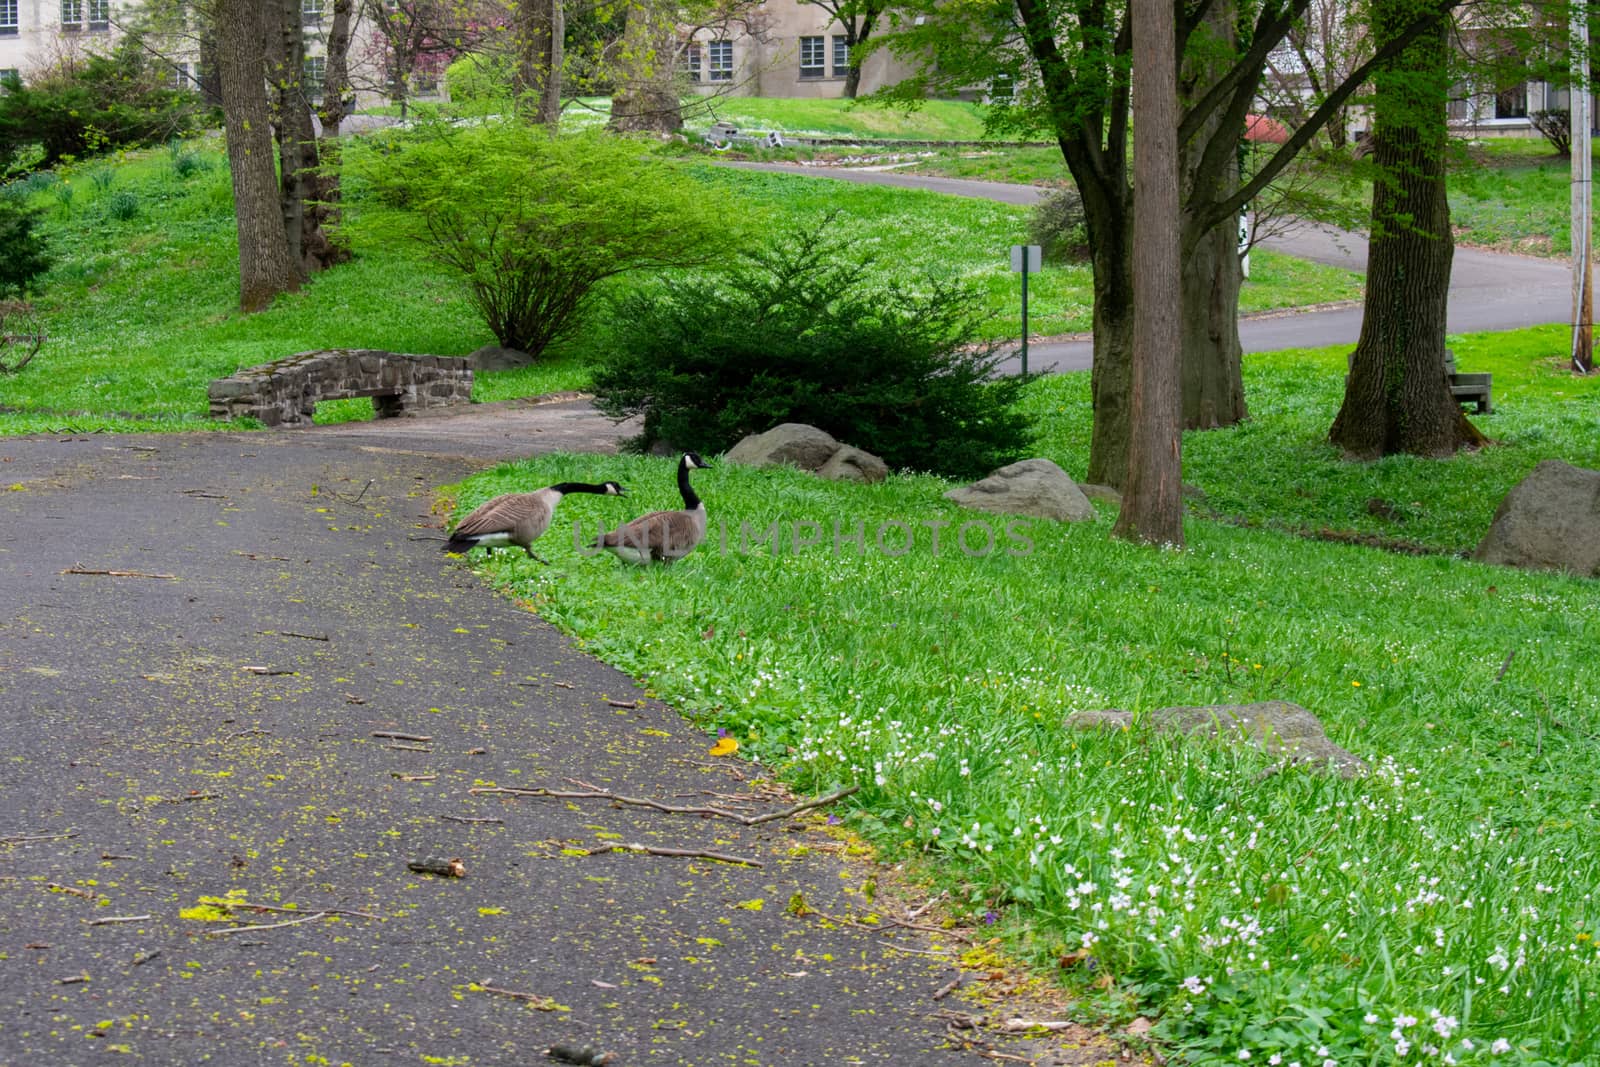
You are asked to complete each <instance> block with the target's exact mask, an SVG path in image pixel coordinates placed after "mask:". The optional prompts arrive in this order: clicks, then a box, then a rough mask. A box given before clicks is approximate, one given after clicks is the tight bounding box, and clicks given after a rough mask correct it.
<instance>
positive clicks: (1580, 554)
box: [1472, 459, 1600, 578]
mask: <svg viewBox="0 0 1600 1067" xmlns="http://www.w3.org/2000/svg"><path fill="white" fill-rule="evenodd" d="M1472 558H1473V559H1475V560H1478V561H1479V562H1481V563H1498V564H1501V565H1503V566H1507V567H1524V568H1527V569H1530V570H1560V571H1569V572H1571V573H1573V574H1578V575H1582V576H1584V577H1586V578H1596V577H1600V471H1591V470H1585V469H1583V468H1582V467H1574V466H1572V465H1571V464H1570V463H1563V462H1561V461H1560V460H1559V459H1547V460H1545V461H1544V462H1543V463H1541V464H1539V465H1538V466H1537V467H1535V468H1533V472H1532V473H1531V474H1529V475H1528V476H1527V477H1526V478H1524V479H1522V481H1520V482H1518V483H1517V485H1516V486H1515V488H1513V489H1512V490H1511V492H1509V493H1507V494H1506V497H1505V499H1504V500H1502V501H1501V502H1500V508H1499V510H1497V511H1496V512H1495V513H1494V522H1493V523H1492V524H1491V525H1490V526H1489V532H1488V533H1487V534H1485V535H1484V538H1483V541H1482V542H1481V543H1480V544H1479V545H1478V548H1477V550H1476V551H1474V552H1473V553H1472Z"/></svg>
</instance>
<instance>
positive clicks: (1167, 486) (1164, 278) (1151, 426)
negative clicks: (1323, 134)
mask: <svg viewBox="0 0 1600 1067" xmlns="http://www.w3.org/2000/svg"><path fill="white" fill-rule="evenodd" d="M1130 17H1131V18H1132V20H1133V26H1134V33H1133V79H1134V84H1133V143H1134V147H1133V182H1134V193H1133V195H1134V203H1135V205H1136V209H1135V211H1134V217H1133V303H1134V307H1133V367H1132V383H1131V384H1132V388H1131V389H1130V390H1129V400H1130V404H1129V429H1130V432H1129V435H1128V473H1127V478H1126V479H1125V484H1124V486H1123V491H1122V510H1121V512H1120V513H1119V514H1118V515H1117V522H1116V525H1115V526H1114V527H1113V528H1112V535H1113V536H1115V537H1120V538H1122V539H1124V540H1128V541H1142V542H1146V543H1149V544H1159V545H1174V546H1181V545H1182V544H1183V482H1182V426H1181V408H1182V404H1181V391H1180V386H1179V365H1180V363H1181V361H1182V352H1181V349H1180V347H1179V346H1180V341H1181V331H1180V329H1179V321H1178V319H1179V316H1178V309H1177V304H1178V301H1174V300H1173V299H1172V294H1173V293H1175V292H1177V290H1178V288H1179V266H1178V265H1179V260H1180V258H1181V244H1182V242H1181V236H1180V235H1181V219H1182V215H1181V212H1180V209H1179V180H1178V179H1179V175H1180V169H1179V165H1178V83H1177V73H1176V72H1177V61H1176V51H1177V42H1176V31H1175V27H1174V22H1173V17H1172V5H1171V4H1170V3H1168V2H1167V0H1132V4H1131V10H1130Z"/></svg>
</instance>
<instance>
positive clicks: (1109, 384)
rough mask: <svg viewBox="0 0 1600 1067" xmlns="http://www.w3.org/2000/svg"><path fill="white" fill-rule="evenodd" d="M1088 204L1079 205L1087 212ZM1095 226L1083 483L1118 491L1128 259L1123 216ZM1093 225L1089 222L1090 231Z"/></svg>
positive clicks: (1128, 369) (1129, 370) (1128, 381)
mask: <svg viewBox="0 0 1600 1067" xmlns="http://www.w3.org/2000/svg"><path fill="white" fill-rule="evenodd" d="M1087 207H1088V205H1087V204H1086V205H1085V208H1086V210H1087ZM1129 214H1131V212H1128V213H1126V214H1122V213H1119V214H1117V215H1115V216H1113V217H1112V218H1111V219H1108V220H1107V221H1106V222H1104V223H1102V224H1101V225H1102V226H1104V228H1105V236H1103V237H1098V236H1097V237H1095V238H1094V239H1092V240H1091V241H1090V242H1089V243H1090V247H1091V248H1092V249H1093V250H1094V365H1093V368H1092V369H1091V370H1090V372H1089V386H1090V394H1091V397H1092V400H1091V404H1092V407H1093V410H1094V418H1093V423H1092V426H1091V429H1090V435H1089V471H1088V475H1087V477H1088V480H1089V481H1090V482H1091V483H1093V484H1095V485H1110V486H1115V487H1117V488H1119V489H1120V488H1122V485H1123V483H1124V481H1125V480H1126V479H1127V475H1128V436H1129V430H1130V423H1129V419H1130V397H1129V394H1130V393H1131V392H1132V390H1133V360H1132V352H1133V259H1132V254H1131V252H1130V251H1129V248H1128V237H1129V234H1128V231H1129V229H1131V226H1130V225H1129V222H1128V219H1127V215H1129ZM1094 226H1095V224H1094V222H1093V220H1092V217H1091V221H1090V227H1091V228H1094Z"/></svg>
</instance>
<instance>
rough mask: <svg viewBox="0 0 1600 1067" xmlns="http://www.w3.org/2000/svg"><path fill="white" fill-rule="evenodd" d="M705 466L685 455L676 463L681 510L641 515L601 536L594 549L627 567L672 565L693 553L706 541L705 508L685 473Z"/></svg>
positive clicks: (695, 457)
mask: <svg viewBox="0 0 1600 1067" xmlns="http://www.w3.org/2000/svg"><path fill="white" fill-rule="evenodd" d="M705 466H706V464H705V461H704V460H702V459H701V458H700V457H699V456H698V455H696V454H695V453H693V452H685V453H684V454H683V458H682V459H680V460H679V461H678V492H679V494H680V495H681V496H682V497H683V507H682V508H681V509H679V510H676V511H652V512H650V513H649V514H648V515H641V516H639V517H638V518H637V519H634V520H633V521H632V522H630V523H627V524H625V525H622V526H619V527H617V528H616V529H615V530H612V531H611V532H610V533H606V534H602V535H601V536H600V539H599V540H598V541H597V542H596V544H597V546H598V547H599V548H602V549H604V550H605V551H607V552H610V553H611V554H612V555H614V556H616V557H617V558H618V559H620V560H623V561H625V562H627V563H672V562H674V561H676V560H680V559H682V558H683V557H684V556H687V555H688V554H689V553H691V552H693V551H694V550H695V548H697V547H698V546H699V544H700V542H701V541H704V540H705V537H706V505H705V501H703V500H701V499H700V497H699V496H697V495H696V494H695V491H694V487H693V486H691V485H690V484H689V472H690V471H691V470H698V469H703V468H704V467H705Z"/></svg>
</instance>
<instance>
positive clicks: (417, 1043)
mask: <svg viewBox="0 0 1600 1067" xmlns="http://www.w3.org/2000/svg"><path fill="white" fill-rule="evenodd" d="M617 437H618V430H617V429H616V428H615V427H614V426H612V425H611V424H610V423H608V422H606V421H605V420H603V419H601V418H599V417H598V416H596V415H595V414H594V412H593V410H592V409H591V408H589V406H588V405H587V404H585V403H582V402H571V403H567V404H554V405H545V406H539V407H533V406H528V405H508V406H503V407H499V408H496V409H494V410H492V411H483V410H477V411H474V412H472V413H469V414H467V415H463V416H439V417H432V418H414V419H411V418H408V419H395V420H386V421H385V422H381V423H364V424H358V425H355V426H347V427H319V428H316V429H311V430H303V431H287V432H279V433H258V434H233V433H196V434H170V435H150V436H120V435H84V436H67V437H36V438H10V439H0V470H3V472H4V474H3V477H0V736H4V737H5V739H6V745H5V755H6V759H4V760H3V761H0V852H3V854H4V855H5V860H6V862H5V867H4V870H3V872H0V1063H6V1064H45V1063H51V1064H82V1063H88V1062H91V1061H97V1060H101V1059H103V1058H104V1057H105V1055H106V1054H107V1053H108V1052H112V1051H117V1052H123V1053H127V1054H128V1056H127V1058H128V1059H129V1060H130V1061H133V1062H143V1063H150V1064H200V1063H218V1064H229V1065H232V1064H263V1065H266V1064H274V1065H277V1064H291V1063H335V1064H337V1063H351V1064H358V1065H362V1067H369V1065H382V1064H391V1063H392V1064H416V1063H422V1062H428V1063H453V1064H463V1065H465V1064H475V1065H489V1067H499V1065H504V1067H510V1065H524V1064H533V1063H544V1062H552V1061H550V1060H547V1059H545V1058H544V1056H543V1052H544V1050H545V1049H546V1047H548V1046H552V1045H556V1044H565V1045H569V1046H574V1047H580V1048H581V1047H583V1046H589V1047H591V1048H594V1049H598V1050H603V1051H605V1052H610V1053H614V1054H615V1059H614V1060H612V1061H611V1062H612V1063H613V1064H614V1065H615V1067H635V1065H644V1064H684V1065H692V1067H712V1065H716V1064H761V1065H766V1067H791V1065H811V1064H815V1065H819V1067H820V1065H833V1064H843V1063H863V1064H866V1063H871V1064H884V1065H910V1067H922V1065H927V1067H939V1065H950V1067H960V1065H970V1067H977V1065H978V1064H986V1063H992V1062H994V1060H993V1059H989V1058H985V1053H986V1051H987V1050H989V1049H996V1050H998V1051H1000V1052H1002V1053H1004V1058H1006V1059H1008V1060H1009V1059H1012V1058H1015V1057H1022V1061H1023V1062H1033V1063H1036V1064H1039V1065H1040V1067H1044V1065H1066V1064H1081V1063H1092V1062H1105V1061H1109V1060H1111V1059H1114V1058H1118V1057H1119V1056H1120V1051H1119V1049H1118V1047H1117V1046H1116V1045H1115V1043H1113V1042H1111V1041H1108V1040H1107V1039H1105V1038H1103V1037H1100V1036H1097V1035H1094V1034H1089V1033H1086V1032H1083V1031H1080V1030H1077V1029H1076V1028H1074V1029H1073V1030H1072V1031H1071V1032H1069V1033H1067V1034H1064V1035H1060V1036H1057V1037H1053V1038H1048V1039H1037V1040H1035V1039H1021V1038H1018V1037H1014V1036H1008V1035H1004V1034H1001V1033H999V1032H998V1031H997V1029H995V1028H993V1027H990V1026H985V1025H980V1026H979V1028H978V1029H976V1030H973V1029H962V1028H959V1025H953V1024H960V1023H962V1022H963V1021H965V1020H970V1019H978V1018H985V1017H986V1018H988V1019H991V1020H995V1021H1000V1020H1003V1019H1004V1018H1007V1017H1009V1015H1011V1014H1018V1015H1024V1016H1027V1017H1032V1018H1040V1017H1043V1018H1060V1014H1059V1011H1058V1010H1057V1009H1054V1008H1052V1007H1050V1006H1048V1005H1042V1004H1038V1003H1031V1004H1030V1003H1026V1002H1024V1001H1022V1000H1021V999H1020V997H1019V996H1017V995H1014V990H1015V989H1018V988H1020V986H1021V983H1017V984H1016V985H1013V984H1012V983H1009V982H1007V981H989V980H987V979H984V980H982V981H979V980H978V976H972V975H969V976H968V980H971V981H973V982H974V988H975V989H982V990H983V993H984V995H985V999H984V1001H983V1002H982V1003H979V1002H977V1001H973V1000H968V999H966V997H965V995H964V994H959V993H958V994H955V995H951V996H945V995H944V994H945V993H948V991H949V989H948V988H947V987H950V986H951V983H952V982H953V981H954V980H955V979H956V978H957V977H958V976H960V975H961V974H962V970H961V968H960V967H959V957H960V955H961V953H962V952H964V951H966V950H967V948H968V947H969V944H968V942H966V941H965V940H964V937H965V935H963V934H961V932H959V931H957V932H954V933H944V932H939V931H937V929H936V928H933V932H929V929H930V928H928V927H925V928H915V927H919V926H924V924H929V919H928V918H923V919H922V920H921V923H920V924H919V923H913V924H912V927H905V926H894V925H893V924H891V923H887V922H884V923H880V924H879V925H878V926H869V925H865V924H862V925H849V924H847V923H846V922H844V921H842V920H843V919H845V918H846V917H852V916H854V917H864V916H865V915H866V914H867V912H868V911H871V912H873V913H876V914H878V915H880V916H886V917H892V916H895V915H904V914H905V910H904V907H905V905H903V904H899V905H897V904H896V903H894V898H895V897H896V895H897V894H896V893H895V892H894V891H893V889H892V887H891V886H890V883H891V882H892V881H893V877H892V872H888V871H877V874H878V876H879V878H880V881H881V882H882V883H883V889H882V891H880V893H879V894H878V897H877V900H876V902H875V903H872V902H869V901H868V900H867V898H865V897H863V896H862V895H861V894H860V893H859V892H855V891H854V890H855V889H856V887H859V886H860V885H861V884H862V883H863V882H864V881H865V880H866V878H867V877H868V876H869V875H870V874H872V873H874V870H873V869H869V868H868V867H866V866H865V865H864V861H863V860H861V859H857V858H852V857H850V856H849V855H848V854H846V853H845V852H844V850H843V845H842V843H841V842H839V841H838V840H836V839H835V838H834V837H833V836H832V835H831V834H830V833H829V832H828V830H827V828H826V827H825V826H824V825H823V819H822V816H821V815H820V814H819V813H812V814H811V815H809V816H800V817H796V818H786V819H780V820H777V821H773V822H769V823H766V824H763V825H759V826H744V825H740V824H738V823H736V822H731V821H729V820H726V819H718V818H699V817H695V816H685V815H672V814H667V813H662V812H655V811H647V810H644V809H641V808H620V807H615V806H612V805H609V804H606V803H599V802H593V801H565V800H552V799H539V798H532V797H521V798H512V797H507V796H503V795H492V794H484V793H481V792H476V793H475V792H474V789H482V788H484V787H493V786H499V787H504V786H515V787H523V788H532V787H550V788H556V789H569V790H570V789H581V788H584V786H580V785H577V784H576V783H580V782H581V783H589V784H592V785H593V786H594V787H597V788H601V789H609V790H612V791H615V792H617V793H621V794H624V795H629V796H639V797H649V798H652V799H656V800H659V801H663V802H665V803H668V804H677V805H708V804H712V805H719V806H731V807H737V808H740V809H742V810H744V811H747V812H750V813H755V812H769V811H777V810H780V809H781V808H782V807H783V806H785V804H787V803H788V801H787V800H786V799H785V798H784V797H783V796H782V794H781V791H778V790H775V789H773V788H772V786H771V784H770V783H768V782H764V781H762V780H761V776H760V775H761V771H760V768H759V767H757V766H754V765H751V764H746V763H741V762H739V761H736V760H714V759H711V758H709V757H708V756H707V747H708V746H707V740H706V737H705V735H704V734H703V732H701V731H700V730H698V729H696V728H694V727H693V726H691V725H690V724H689V723H688V722H686V721H685V720H684V719H683V718H681V717H680V715H679V714H678V713H677V712H676V711H675V710H673V709H672V708H669V707H665V706H663V705H662V704H660V703H659V702H657V701H655V700H653V699H650V698H649V697H648V696H647V695H646V694H645V693H644V692H643V691H641V690H640V689H639V688H638V687H637V686H636V685H635V684H634V683H633V682H632V681H630V680H629V679H628V678H627V677H626V676H624V675H622V674H620V673H619V672H617V671H615V670H612V669H611V668H609V667H607V666H605V665H604V664H602V663H599V662H598V661H596V660H594V659H593V658H591V657H590V656H588V655H587V654H585V653H583V652H582V651H579V650H578V649H576V648H575V647H574V646H573V644H572V643H571V642H569V641H568V640H567V639H566V638H564V637H563V636H562V635H561V634H559V633H557V632H556V631H555V630H554V629H553V628H551V627H550V626H548V625H547V624H545V623H544V622H542V621H540V619H539V618H538V617H537V616H535V615H533V614H532V613H531V612H528V611H526V610H524V609H522V608H521V607H519V606H518V605H516V604H514V603H513V602H512V601H511V600H510V599H508V598H506V597H503V596H501V595H499V594H497V593H496V592H494V591H492V590H490V589H489V588H487V587H486V586H485V585H484V584H483V583H481V582H480V581H479V580H478V579H477V578H475V577H474V576H473V574H472V573H471V571H470V570H468V569H467V568H466V567H464V566H463V565H462V564H461V563H460V562H459V561H455V560H451V559H449V558H447V557H445V556H443V555H442V554H441V553H440V551H439V543H438V540H437V534H438V533H439V529H438V527H439V525H440V523H439V520H438V518H437V517H436V516H434V515H433V514H432V512H431V510H430V504H431V502H432V496H433V490H434V487H435V486H437V485H439V484H441V483H445V482H449V481H453V480H456V479H459V478H461V477H463V476H465V475H467V474H469V473H471V472H472V471H473V470H474V469H476V468H478V467H480V466H482V465H484V464H485V463H486V462H490V461H494V460H498V459H502V458H506V457H509V456H512V455H517V456H522V455H527V454H529V453H537V452H542V451H550V450H553V449H562V450H582V451H585V452H590V453H596V455H594V458H593V464H594V468H595V476H596V478H599V477H601V476H602V475H603V472H604V469H605V463H606V460H605V456H604V454H603V453H605V452H607V451H611V450H614V449H615V446H616V440H617ZM430 536H432V537H434V538H435V539H432V540H422V538H424V537H430ZM641 577H642V576H641ZM556 580H574V579H573V578H571V577H570V576H566V577H563V576H559V575H558V576H557V577H556ZM634 842H637V843H640V844H643V845H647V846H651V847H657V848H680V849H688V850H694V851H700V850H710V851H717V852H721V853H726V854H730V855H734V856H739V857H744V858H748V859H751V860H754V861H757V862H760V863H761V864H763V866H760V867H752V866H738V865H734V864H729V863H720V862H715V861H713V860H710V859H707V858H703V857H701V858H694V857H688V858H685V857H673V856H659V855H639V854H630V853H626V852H622V853H617V852H612V853H602V854H592V855H591V854H586V851H585V850H591V849H597V848H600V847H602V846H604V845H607V844H612V843H634ZM454 858H459V859H460V860H461V862H462V863H463V864H464V866H465V871H466V874H465V877H462V878H450V877H437V876H434V875H430V874H423V873H416V872H414V871H413V870H411V869H410V868H409V867H408V864H410V863H411V862H413V861H422V860H434V861H438V860H444V859H454ZM796 898H798V899H801V900H803V901H804V903H805V905H806V906H807V907H808V908H810V909H814V912H813V913H812V914H809V915H806V916H799V915H796V914H792V913H791V911H790V909H789V907H788V905H789V903H790V901H791V900H793V899H796ZM229 901H234V902H235V903H234V904H233V905H231V906H230V904H229ZM249 905H259V906H260V908H261V909H262V910H252V909H251V908H250V907H249ZM230 907H231V912H232V916H233V919H234V921H233V922H227V921H207V920H208V919H209V920H221V919H223V918H224V917H225V915H226V914H227V913H228V912H229V910H230ZM823 916H834V917H837V918H838V919H839V920H840V921H834V922H830V921H828V920H827V919H825V918H823ZM241 927H242V928H241ZM988 971H989V967H988V966H985V967H984V974H985V975H987V973H988ZM941 991H944V992H941Z"/></svg>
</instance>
